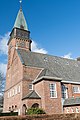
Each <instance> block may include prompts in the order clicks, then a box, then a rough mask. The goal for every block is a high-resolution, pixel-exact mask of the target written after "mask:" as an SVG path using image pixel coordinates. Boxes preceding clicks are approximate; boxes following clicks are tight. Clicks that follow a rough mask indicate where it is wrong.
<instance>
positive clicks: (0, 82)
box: [0, 71, 5, 112]
mask: <svg viewBox="0 0 80 120" xmlns="http://www.w3.org/2000/svg"><path fill="white" fill-rule="evenodd" d="M4 88H5V76H4V74H3V73H2V72H1V71H0V112H2V110H3V99H4Z"/></svg>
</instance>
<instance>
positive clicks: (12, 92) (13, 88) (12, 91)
mask: <svg viewBox="0 0 80 120" xmlns="http://www.w3.org/2000/svg"><path fill="white" fill-rule="evenodd" d="M12 96H14V88H13V89H12Z"/></svg>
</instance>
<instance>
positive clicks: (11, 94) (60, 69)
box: [3, 8, 80, 115]
mask: <svg viewBox="0 0 80 120" xmlns="http://www.w3.org/2000/svg"><path fill="white" fill-rule="evenodd" d="M31 43H32V40H31V39H30V31H29V30H28V26H27V23H26V20H25V17H24V14H23V11H22V8H20V9H19V12H18V15H17V17H16V20H15V23H14V27H13V29H12V32H11V34H10V39H9V41H8V44H7V45H8V64H7V73H6V87H5V93H4V107H3V112H11V111H13V112H16V111H17V112H18V114H19V115H22V114H25V113H26V112H27V109H28V108H32V107H34V108H36V107H38V108H42V109H43V110H44V111H45V112H46V113H47V114H54V113H80V58H78V59H77V60H72V59H66V58H62V57H57V56H52V55H48V54H41V53H36V52H32V51H31ZM45 44H46V42H45Z"/></svg>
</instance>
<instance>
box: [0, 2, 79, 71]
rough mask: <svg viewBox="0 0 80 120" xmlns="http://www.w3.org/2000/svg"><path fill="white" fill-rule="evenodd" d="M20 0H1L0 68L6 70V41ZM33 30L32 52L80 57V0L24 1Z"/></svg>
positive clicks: (31, 30) (27, 19)
mask: <svg viewBox="0 0 80 120" xmlns="http://www.w3.org/2000/svg"><path fill="white" fill-rule="evenodd" d="M19 8H20V3H19V0H13V1H12V0H1V1H0V70H1V71H2V72H4V73H6V64H7V41H8V39H9V34H10V32H11V31H12V28H13V25H14V22H15V19H16V16H17V13H18V11H19ZM22 9H23V12H24V15H25V18H26V21H27V24H28V28H29V30H30V32H31V39H32V40H33V43H32V51H35V52H41V53H47V54H51V55H56V56H61V57H66V58H69V59H70V58H73V59H75V58H77V57H79V56H80V0H23V2H22Z"/></svg>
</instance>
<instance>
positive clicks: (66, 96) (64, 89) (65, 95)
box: [62, 85, 68, 99]
mask: <svg viewBox="0 0 80 120" xmlns="http://www.w3.org/2000/svg"><path fill="white" fill-rule="evenodd" d="M62 98H64V99H66V98H68V91H67V87H66V86H65V85H62Z"/></svg>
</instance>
